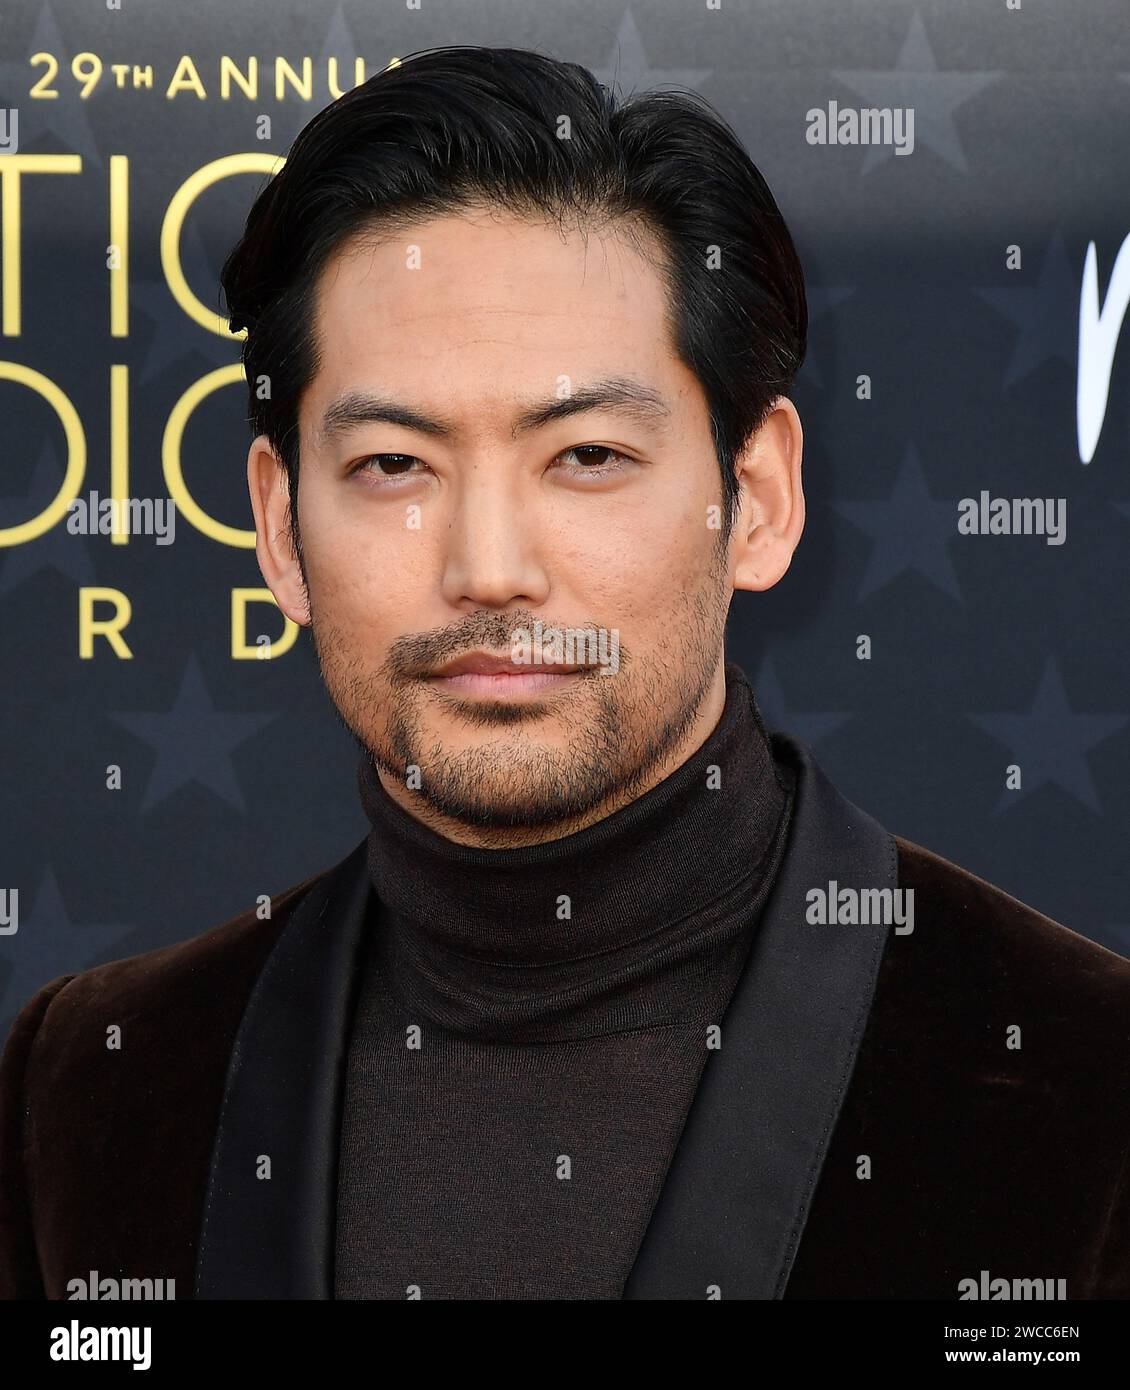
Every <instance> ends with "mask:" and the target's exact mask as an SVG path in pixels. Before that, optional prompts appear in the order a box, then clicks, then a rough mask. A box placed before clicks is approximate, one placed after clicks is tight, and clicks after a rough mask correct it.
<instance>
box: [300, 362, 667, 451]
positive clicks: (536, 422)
mask: <svg viewBox="0 0 1130 1390" xmlns="http://www.w3.org/2000/svg"><path fill="white" fill-rule="evenodd" d="M590 410H612V411H615V412H617V413H618V414H621V415H624V416H627V417H628V418H630V419H634V420H635V421H636V422H637V423H639V424H641V425H644V426H647V427H650V428H652V429H657V430H658V429H660V428H661V427H662V425H663V423H664V422H665V421H666V420H668V419H669V418H670V415H671V409H670V407H669V406H668V404H667V402H666V401H665V400H664V399H663V397H662V396H661V395H660V394H659V392H658V391H656V390H654V389H653V388H652V387H650V386H645V385H644V384H643V383H642V382H639V381H633V380H632V379H631V378H630V377H606V378H604V379H603V380H601V381H594V382H591V383H589V384H588V385H586V386H581V387H578V388H577V389H576V390H575V391H574V392H573V393H572V394H571V395H569V396H565V397H563V398H562V399H560V400H559V399H558V398H557V397H553V398H551V399H550V400H547V401H543V402H540V403H538V404H536V405H531V406H527V407H526V408H525V409H524V410H523V411H521V413H520V414H519V415H518V416H517V418H516V419H515V421H514V424H513V427H512V428H511V431H510V434H511V438H513V439H517V438H519V436H521V435H523V434H529V433H530V432H531V431H532V430H537V429H541V428H542V427H543V426H545V425H548V424H552V423H553V422H554V421H556V420H564V419H567V418H568V417H569V416H571V415H581V414H583V413H584V412H586V411H590ZM373 423H384V424H389V425H401V426H403V427H404V428H405V429H410V430H418V431H419V432H420V433H421V434H428V435H432V436H434V437H435V438H438V439H450V438H452V437H453V436H454V435H456V434H458V432H459V430H458V426H457V425H455V424H454V423H453V422H452V421H450V420H446V419H443V418H442V417H435V416H429V415H424V414H423V413H422V412H421V411H419V410H415V409H413V407H411V406H408V405H404V404H402V403H401V402H399V401H395V400H393V399H391V398H390V397H387V396H378V395H373V394H372V393H371V392H368V391H348V392H346V394H345V395H343V396H341V397H339V399H338V400H336V401H334V402H333V404H332V405H330V406H327V408H326V410H325V413H324V414H323V415H322V419H321V422H320V424H319V427H318V442H319V444H320V445H321V446H322V447H325V445H327V444H329V443H330V442H331V441H332V440H334V439H336V438H337V437H338V436H339V435H341V434H344V433H345V432H346V431H347V430H351V429H354V428H356V427H357V426H358V425H367V424H373Z"/></svg>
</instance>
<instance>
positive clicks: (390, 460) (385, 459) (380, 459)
mask: <svg viewBox="0 0 1130 1390" xmlns="http://www.w3.org/2000/svg"><path fill="white" fill-rule="evenodd" d="M419 462H420V460H419V459H418V458H416V457H415V455H414V454H368V455H367V456H366V457H365V458H363V459H361V460H360V462H359V463H358V464H357V465H356V468H355V469H354V470H353V471H354V472H358V473H362V472H364V473H375V474H376V475H377V476H378V477H381V478H402V477H403V476H404V475H405V474H406V473H410V472H411V471H412V465H413V464H414V463H419Z"/></svg>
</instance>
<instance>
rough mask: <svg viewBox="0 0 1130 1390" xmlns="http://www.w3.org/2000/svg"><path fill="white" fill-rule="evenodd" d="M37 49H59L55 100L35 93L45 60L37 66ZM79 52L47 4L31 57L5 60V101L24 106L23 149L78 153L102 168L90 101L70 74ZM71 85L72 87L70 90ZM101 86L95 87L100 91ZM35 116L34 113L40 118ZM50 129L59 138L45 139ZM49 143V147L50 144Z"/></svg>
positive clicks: (1, 82) (0, 84) (1, 101)
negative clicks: (34, 63) (66, 40)
mask: <svg viewBox="0 0 1130 1390" xmlns="http://www.w3.org/2000/svg"><path fill="white" fill-rule="evenodd" d="M33 53H53V54H54V55H55V56H56V57H57V58H58V59H59V71H58V73H56V75H55V78H54V81H53V82H52V84H51V85H52V86H53V87H54V89H55V90H56V91H58V92H59V93H60V95H59V96H57V97H56V98H55V99H54V100H51V99H48V100H45V101H44V100H37V99H33V98H32V97H31V95H30V92H31V88H32V87H33V86H34V85H35V83H36V82H38V81H39V80H40V79H41V78H42V76H43V73H44V68H43V66H42V65H40V66H38V67H32V65H31V63H30V62H29V61H28V59H30V58H31V55H32V54H33ZM74 56H75V55H74V53H72V52H71V50H70V49H69V48H67V47H66V46H65V45H64V43H63V37H62V35H61V34H60V33H59V26H58V25H57V24H56V23H55V16H54V14H53V12H52V10H51V6H50V5H47V4H45V5H44V6H43V7H42V8H41V9H40V11H39V18H38V19H37V20H36V22H35V32H34V33H33V34H32V39H31V43H30V44H29V45H28V50H27V56H26V57H25V58H23V59H20V60H18V61H14V60H12V59H10V58H9V59H5V60H4V61H3V62H0V105H3V106H15V107H17V108H18V109H19V113H20V118H19V119H20V126H19V142H20V153H21V154H22V153H30V152H31V151H32V148H33V146H34V152H35V153H37V154H78V155H81V156H82V159H83V164H84V167H85V165H86V163H87V161H89V162H90V163H91V164H93V165H95V166H96V167H98V168H101V166H102V156H101V155H100V154H99V153H98V146H97V145H96V143H95V140H94V131H93V130H92V129H91V126H90V122H89V120H87V116H86V112H87V107H88V105H89V102H88V101H82V100H80V99H79V95H78V88H77V87H76V86H75V83H74V79H73V78H72V77H71V76H70V71H71V62H72V61H73V59H74ZM109 76H110V75H109V73H103V75H102V79H101V86H102V87H104V86H106V85H107V83H108V79H109ZM68 85H69V87H70V90H69V91H68V90H65V89H66V88H67V87H68ZM98 90H99V88H96V89H95V91H96V92H97V91H98ZM96 99H97V98H96V97H92V98H91V100H96ZM29 117H34V121H33V120H31V119H29ZM44 134H51V135H54V136H55V137H56V138H55V139H54V140H51V141H44V140H42V139H41V138H40V137H41V136H42V135H44ZM45 145H46V146H47V148H44V146H45Z"/></svg>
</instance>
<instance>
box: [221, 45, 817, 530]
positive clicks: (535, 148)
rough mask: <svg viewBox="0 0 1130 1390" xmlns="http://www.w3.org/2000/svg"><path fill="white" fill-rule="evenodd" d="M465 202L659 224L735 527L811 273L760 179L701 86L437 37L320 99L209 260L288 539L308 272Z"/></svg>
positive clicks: (801, 324)
mask: <svg viewBox="0 0 1130 1390" xmlns="http://www.w3.org/2000/svg"><path fill="white" fill-rule="evenodd" d="M563 133H566V134H567V137H568V138H562V134H563ZM474 204H478V205H483V204H487V205H492V206H495V207H498V208H500V209H503V210H506V211H510V212H515V213H518V214H520V215H531V214H535V215H539V216H547V217H550V218H553V219H555V220H557V221H558V222H559V223H560V224H561V225H564V223H565V221H566V220H567V219H572V220H573V221H574V222H575V224H576V225H579V226H582V227H584V226H591V225H593V224H594V223H609V222H615V223H616V224H617V225H618V227H622V228H623V230H624V231H625V232H626V233H627V234H628V235H629V236H633V238H634V236H635V231H638V229H639V228H640V227H642V228H645V229H646V230H647V231H648V232H650V233H651V234H652V236H653V237H657V238H658V242H659V244H660V246H661V247H662V253H663V260H662V263H661V264H660V265H659V266H658V267H657V268H658V269H659V270H660V272H661V273H662V274H663V276H664V279H665V281H666V286H667V295H668V304H669V307H670V325H671V335H672V345H673V347H674V349H675V351H676V353H677V354H678V356H679V357H680V358H681V360H682V361H683V362H684V363H685V364H686V365H687V367H688V368H689V369H690V370H691V371H692V372H693V373H694V375H695V376H696V377H697V378H698V380H699V382H700V384H701V386H702V388H703V392H704V394H705V396H706V400H707V404H708V408H709V412H710V420H711V430H712V433H713V439H714V449H715V454H716V456H717V459H718V463H719V467H720V469H721V473H722V483H723V498H724V504H725V505H724V512H725V516H724V525H723V528H722V529H723V531H724V532H725V533H726V534H728V533H729V530H730V527H731V525H732V521H733V514H734V506H735V503H736V501H737V481H736V477H735V471H734V464H735V460H736V458H737V456H738V455H739V453H740V452H741V450H742V448H743V446H744V445H745V444H746V442H747V441H748V439H749V437H750V435H751V434H752V433H753V432H754V431H755V430H756V429H758V428H759V427H760V425H761V424H762V423H763V422H764V420H765V418H766V416H767V415H768V412H769V409H770V407H771V405H772V403H773V401H774V399H775V398H776V397H778V396H780V395H787V394H788V393H789V391H790V390H791V388H792V385H793V382H794V380H795V378H796V374H797V372H798V371H799V369H800V365H801V363H802V362H803V360H804V354H805V350H806V347H807V335H808V308H807V300H806V296H805V288H804V274H803V271H802V269H801V265H800V260H799V258H798V256H797V253H796V249H795V247H794V246H793V241H792V237H791V236H790V234H789V231H788V228H787V227H786V225H785V222H784V219H783V217H782V216H781V213H780V210H779V209H778V207H777V204H776V202H775V201H774V198H773V195H772V193H771V192H770V191H769V187H768V185H767V184H766V182H765V180H764V178H763V177H762V176H761V174H760V172H759V171H758V169H757V167H756V166H755V165H754V163H753V162H752V160H751V159H750V157H749V155H748V154H747V153H746V152H745V150H744V149H743V147H742V145H741V142H740V141H739V140H738V138H737V136H736V135H735V134H734V132H733V130H732V129H731V128H730V126H729V125H728V124H727V123H726V122H725V121H724V120H723V119H722V117H721V116H719V115H718V114H717V112H715V111H714V110H713V108H712V107H711V106H710V105H709V104H708V103H707V102H706V100H705V99H704V98H702V97H700V96H698V95H697V94H696V93H694V92H690V91H666V90H654V91H648V92H644V93H641V94H639V95H634V96H632V97H631V98H630V99H629V100H628V101H626V102H621V101H618V100H617V98H616V97H615V96H614V95H613V93H612V91H610V90H609V89H608V88H607V87H605V86H603V85H602V84H601V83H599V82H598V81H597V80H596V78H595V77H594V76H593V75H592V74H591V73H590V72H588V71H587V70H586V69H585V68H583V67H581V66H579V65H578V64H576V63H568V62H559V61H556V60H555V59H553V58H548V57H545V56H543V55H542V54H539V53H536V52H533V51H529V50H523V49H514V48H477V47H448V48H433V49H427V50H423V51H421V52H419V53H414V54H410V55H409V56H408V57H407V58H405V59H403V60H401V62H400V63H399V64H397V65H396V66H392V67H389V68H386V69H384V70H383V71H382V72H379V73H377V74H376V75H374V76H373V77H371V78H369V80H368V81H366V82H364V83H362V84H361V85H360V86H357V87H354V88H352V89H351V90H349V91H347V92H346V93H345V94H344V95H342V96H341V97H339V98H338V99H337V100H336V101H334V102H332V103H331V104H330V105H328V106H326V107H324V108H323V109H322V110H321V111H319V112H318V114H317V115H316V116H314V117H313V119H312V120H311V121H310V122H309V123H308V124H307V125H306V126H305V128H304V129H303V130H302V131H301V132H300V134H299V135H298V137H297V138H296V139H295V141H294V144H293V146H292V147H291V150H290V153H289V154H288V156H287V160H286V163H285V165H284V166H283V168H282V169H281V170H280V171H279V172H278V173H277V174H276V175H274V177H273V178H272V179H271V180H270V182H269V183H267V184H266V186H265V187H264V188H263V189H262V190H261V192H260V193H259V194H258V196H257V197H256V199H255V202H254V204H253V205H252V207H251V211H250V213H249V214H248V217H247V223H246V226H245V228H244V231H243V235H242V236H241V238H240V240H239V241H238V242H237V244H236V245H235V247H234V248H233V249H232V251H231V253H230V254H229V255H228V257H227V260H226V261H225V263H224V267H223V270H222V273H221V276H220V280H221V284H222V286H223V289H224V294H225V297H226V300H227V306H228V313H229V326H230V327H231V329H232V331H233V332H234V331H237V330H239V329H241V328H244V327H246V328H247V330H248V332H247V337H246V339H245V341H244V344H243V364H244V370H245V373H246V377H247V385H248V400H249V413H248V421H249V423H250V424H251V427H252V430H253V432H254V433H255V434H265V435H266V436H267V438H268V439H269V441H270V443H271V445H272V447H273V448H274V449H275V451H276V452H277V453H278V455H279V457H280V459H281V460H282V462H283V464H284V466H285V468H286V471H287V476H288V483H289V494H290V513H291V516H290V524H291V528H292V533H293V535H294V539H295V542H296V544H297V545H298V546H299V555H300V556H301V548H300V545H301V543H300V539H299V536H298V530H297V516H298V506H297V499H298V467H299V457H298V453H299V450H298V405H299V400H300V398H301V396H302V393H303V391H304V390H305V388H306V386H307V385H308V383H309V382H310V380H311V378H312V377H313V375H314V374H315V372H316V371H317V367H318V360H319V357H318V344H317V342H316V341H315V333H314V291H315V288H316V283H317V280H318V277H319V275H320V272H321V271H322V269H323V268H324V267H325V265H326V263H327V262H328V260H329V258H330V257H331V256H332V254H333V253H334V252H335V251H336V250H337V249H338V248H340V247H341V246H342V244H343V243H344V242H345V241H346V239H348V238H351V237H353V236H356V235H363V234H365V233H366V232H368V231H370V230H371V231H373V232H378V233H379V232H382V231H384V230H386V229H391V228H393V227H396V226H398V225H400V226H403V225H408V224H410V223H411V222H412V221H413V220H414V219H416V218H419V217H422V216H427V215H429V214H439V213H445V212H456V211H458V210H459V209H460V208H463V207H466V206H470V205H474ZM633 229H635V231H634V230H633ZM642 249H644V248H643V246H642V244H641V250H642ZM264 378H265V379H266V381H267V383H268V385H267V392H266V394H264V393H263V392H261V391H260V390H258V389H257V388H258V383H259V382H260V381H261V380H263V379H264ZM261 397H262V398H261Z"/></svg>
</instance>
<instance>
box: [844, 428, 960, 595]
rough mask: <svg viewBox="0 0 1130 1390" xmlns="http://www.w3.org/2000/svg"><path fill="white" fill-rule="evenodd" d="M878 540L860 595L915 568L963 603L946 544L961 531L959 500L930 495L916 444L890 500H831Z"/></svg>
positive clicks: (855, 523) (911, 447) (904, 465)
mask: <svg viewBox="0 0 1130 1390" xmlns="http://www.w3.org/2000/svg"><path fill="white" fill-rule="evenodd" d="M831 505H832V506H833V507H834V508H835V510H836V511H837V512H839V513H840V515H841V516H843V517H845V518H846V519H847V520H848V521H850V522H851V524H852V525H853V526H856V527H858V528H859V530H861V531H865V532H866V533H867V535H869V536H870V537H871V538H872V539H873V540H874V542H875V546H874V549H873V550H872V552H871V559H870V561H869V562H868V565H867V573H866V574H865V576H864V579H863V583H862V585H861V586H860V590H859V597H860V598H861V599H863V598H866V597H867V595H868V594H871V593H874V592H875V590H876V589H881V588H882V587H883V585H884V584H888V583H890V581H891V580H892V579H895V578H897V577H898V576H899V575H900V574H903V573H905V572H906V571H907V570H916V571H917V572H918V573H919V574H921V575H923V576H924V577H925V578H926V579H928V580H929V581H930V583H931V584H933V585H934V587H935V588H937V589H941V590H942V592H943V593H946V594H949V595H950V596H951V598H955V599H957V601H958V602H959V603H962V602H964V600H963V599H962V596H961V590H960V588H959V587H958V583H957V575H956V573H955V572H954V568H953V562H952V561H951V559H950V557H949V553H948V552H947V550H946V545H947V543H948V542H949V541H951V540H952V539H953V538H954V537H955V536H956V535H957V503H956V502H938V501H935V499H934V498H933V497H931V496H930V491H929V489H928V487H927V486H926V475H925V474H924V473H923V471H922V465H921V463H920V462H919V459H918V451H917V449H916V448H915V447H914V446H913V445H911V446H910V447H909V448H908V449H907V452H906V458H905V460H904V461H903V465H902V468H901V469H900V471H899V475H898V478H897V480H896V482H895V486H894V490H893V491H892V493H891V495H890V497H889V499H888V500H887V501H886V502H859V501H850V502H833V503H832V504H831Z"/></svg>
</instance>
